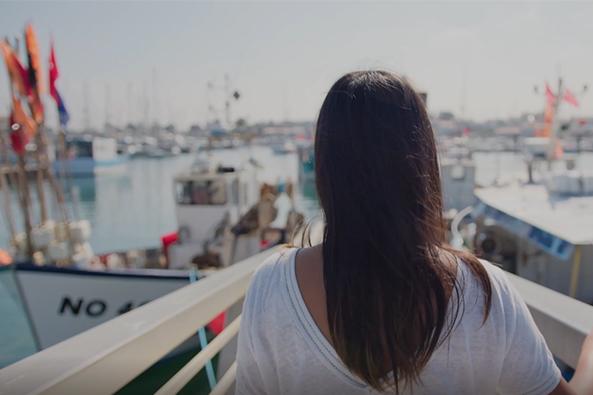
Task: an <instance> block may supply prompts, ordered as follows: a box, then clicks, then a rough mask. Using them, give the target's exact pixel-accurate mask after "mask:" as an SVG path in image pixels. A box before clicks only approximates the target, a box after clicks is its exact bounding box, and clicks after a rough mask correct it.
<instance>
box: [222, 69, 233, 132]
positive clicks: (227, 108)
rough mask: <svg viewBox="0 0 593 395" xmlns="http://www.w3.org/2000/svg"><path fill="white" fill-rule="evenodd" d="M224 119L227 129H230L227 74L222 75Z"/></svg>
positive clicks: (229, 89)
mask: <svg viewBox="0 0 593 395" xmlns="http://www.w3.org/2000/svg"><path fill="white" fill-rule="evenodd" d="M224 117H225V121H226V124H227V127H228V128H229V129H231V128H232V127H233V125H231V86H230V81H229V75H228V73H227V74H225V75H224Z"/></svg>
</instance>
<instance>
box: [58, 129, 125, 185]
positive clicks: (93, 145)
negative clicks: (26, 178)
mask: <svg viewBox="0 0 593 395" xmlns="http://www.w3.org/2000/svg"><path fill="white" fill-rule="evenodd" d="M117 149H118V145H117V140H116V139H113V138H110V137H94V136H83V137H68V138H67V139H66V149H65V156H64V157H62V156H61V155H59V154H58V155H56V158H57V159H56V160H55V161H54V162H53V170H54V172H55V173H56V174H63V173H66V176H72V177H88V176H96V175H100V174H106V173H112V172H121V171H122V170H125V165H126V163H127V161H128V159H129V156H128V155H126V154H118V150H117Z"/></svg>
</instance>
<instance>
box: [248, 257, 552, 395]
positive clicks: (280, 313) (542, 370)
mask: <svg viewBox="0 0 593 395" xmlns="http://www.w3.org/2000/svg"><path fill="white" fill-rule="evenodd" d="M298 251H299V250H298V249H294V248H293V249H286V250H284V251H282V252H281V253H279V254H276V255H274V256H272V257H271V258H269V260H268V261H267V262H266V263H265V264H264V265H263V267H262V268H261V269H259V270H258V272H257V274H256V275H255V278H254V280H253V284H252V286H251V288H250V291H249V293H248V296H247V298H246V301H245V305H244V312H243V318H242V319H243V322H242V329H241V334H240V339H239V352H238V355H237V362H238V364H239V366H242V368H241V369H239V371H238V376H237V393H238V394H287V395H289V394H307V395H316V394H320V395H321V394H353V395H354V394H368V393H377V391H376V390H374V389H373V388H372V387H370V386H369V385H367V384H366V383H365V382H364V381H362V380H361V379H360V378H358V377H356V376H355V375H353V374H352V373H351V372H350V371H349V369H348V368H347V367H346V366H345V365H344V364H343V363H342V361H341V359H340V358H339V357H338V355H337V354H336V351H335V350H334V348H333V346H332V345H331V343H330V341H328V339H327V337H326V336H324V334H323V333H322V331H321V330H320V329H319V327H320V325H319V323H318V322H316V319H315V318H314V317H313V315H312V314H311V313H310V310H311V309H310V308H309V307H307V303H306V302H305V299H306V298H304V295H303V294H302V293H301V289H300V287H299V279H297V271H296V264H295V262H296V256H297V254H298ZM300 264H302V262H301V263H300ZM481 264H482V265H483V267H484V268H485V270H486V272H487V273H488V276H489V278H490V281H491V284H492V302H491V310H490V314H489V316H488V318H487V319H486V321H484V298H483V289H482V286H481V284H480V282H479V281H477V279H476V278H475V276H474V275H473V274H472V272H471V270H470V269H469V268H468V267H467V265H466V264H465V263H463V262H461V263H460V264H459V265H458V266H457V267H458V269H457V275H456V277H457V285H456V287H458V289H459V291H461V292H452V293H451V300H450V302H449V304H450V306H451V305H453V304H455V303H459V307H460V314H458V315H456V314H453V313H452V311H451V307H449V314H448V315H447V319H448V320H452V319H454V317H455V316H457V317H458V318H457V322H455V323H454V324H453V327H452V328H453V329H452V331H451V333H450V334H449V336H448V337H447V338H446V339H445V341H444V342H443V343H442V344H441V345H440V346H439V347H438V348H436V349H435V351H434V352H433V353H432V355H431V357H430V360H429V361H428V363H427V364H426V366H425V367H424V368H423V369H422V371H421V373H420V375H419V377H418V378H419V381H418V383H417V384H415V385H414V386H413V392H414V393H417V394H452V393H456V394H476V393H480V394H491V393H496V392H498V393H509V394H519V393H521V394H548V393H550V392H552V390H553V389H554V388H555V387H556V386H557V385H558V382H559V381H560V372H559V370H558V368H557V367H556V365H555V364H554V361H553V359H552V356H551V354H550V352H549V351H548V349H547V347H546V345H545V342H544V340H543V338H542V336H541V335H540V334H539V332H538V330H537V328H536V327H535V324H534V323H533V320H532V319H531V316H530V315H529V313H528V311H527V308H526V306H525V304H524V303H523V302H522V300H521V299H520V297H519V296H518V295H517V294H516V292H515V291H514V290H513V289H512V288H511V287H510V286H509V283H508V281H507V279H506V277H505V275H504V273H503V272H502V271H501V270H500V269H498V268H496V267H494V266H492V265H491V264H489V263H486V262H482V263H481ZM458 295H460V296H458ZM457 298H460V299H461V300H458V299H457ZM387 302H388V301H387ZM353 324H356V325H360V326H365V325H366V324H367V323H365V322H356V323H353ZM350 341H352V342H355V341H356V339H350ZM400 392H401V393H409V392H410V390H409V388H407V387H400Z"/></svg>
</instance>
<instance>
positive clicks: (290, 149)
mask: <svg viewBox="0 0 593 395" xmlns="http://www.w3.org/2000/svg"><path fill="white" fill-rule="evenodd" d="M270 148H271V149H272V152H273V153H274V155H286V154H292V153H294V152H296V147H295V145H294V143H292V142H290V141H277V142H274V143H272V144H270Z"/></svg>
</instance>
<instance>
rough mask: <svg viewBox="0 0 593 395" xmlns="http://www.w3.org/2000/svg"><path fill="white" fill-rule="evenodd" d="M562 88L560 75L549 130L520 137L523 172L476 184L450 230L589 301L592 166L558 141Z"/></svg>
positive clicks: (592, 294)
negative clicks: (471, 198)
mask: <svg viewBox="0 0 593 395" xmlns="http://www.w3.org/2000/svg"><path fill="white" fill-rule="evenodd" d="M565 92H566V89H565V88H564V86H563V83H562V80H561V79H560V80H559V83H558V89H557V93H556V94H555V95H553V100H551V99H549V103H550V107H551V111H550V114H551V115H550V117H549V121H548V122H549V129H548V130H549V134H547V135H539V136H535V137H532V138H526V139H524V140H523V142H522V152H523V155H524V158H525V164H526V169H527V171H526V175H525V177H522V178H521V179H517V180H512V181H507V182H504V183H501V182H497V183H495V184H493V185H489V186H484V187H478V188H476V189H475V192H474V194H475V204H473V205H472V206H473V207H471V208H470V209H468V210H462V211H460V212H459V214H458V215H459V217H458V218H457V219H455V220H453V221H452V233H453V234H454V235H456V240H459V239H460V238H463V239H464V241H465V245H466V246H467V247H468V248H472V249H474V250H475V251H476V252H477V253H478V254H479V255H480V256H481V257H483V258H485V259H488V260H490V261H493V262H498V263H499V264H501V265H502V267H503V268H504V269H505V270H507V271H509V272H511V273H515V274H518V275H519V276H521V277H523V278H526V279H528V280H531V281H534V282H536V283H538V284H541V285H544V286H545V287H547V288H550V289H553V290H555V291H558V292H561V293H564V294H566V295H569V296H571V297H573V298H576V299H579V300H581V301H583V302H585V303H588V304H592V303H593V287H591V283H592V282H593V268H591V267H590V265H582V264H581V262H582V261H585V262H587V261H590V260H593V172H592V171H591V170H590V169H586V168H579V166H578V157H575V156H570V155H566V154H563V153H562V151H561V148H559V147H560V145H559V141H558V139H557V137H556V133H557V130H558V127H559V122H558V119H557V118H558V110H559V106H560V103H561V102H562V101H563V98H564V97H565V95H566V93H565ZM550 95H552V93H550ZM462 217H465V218H462Z"/></svg>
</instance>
